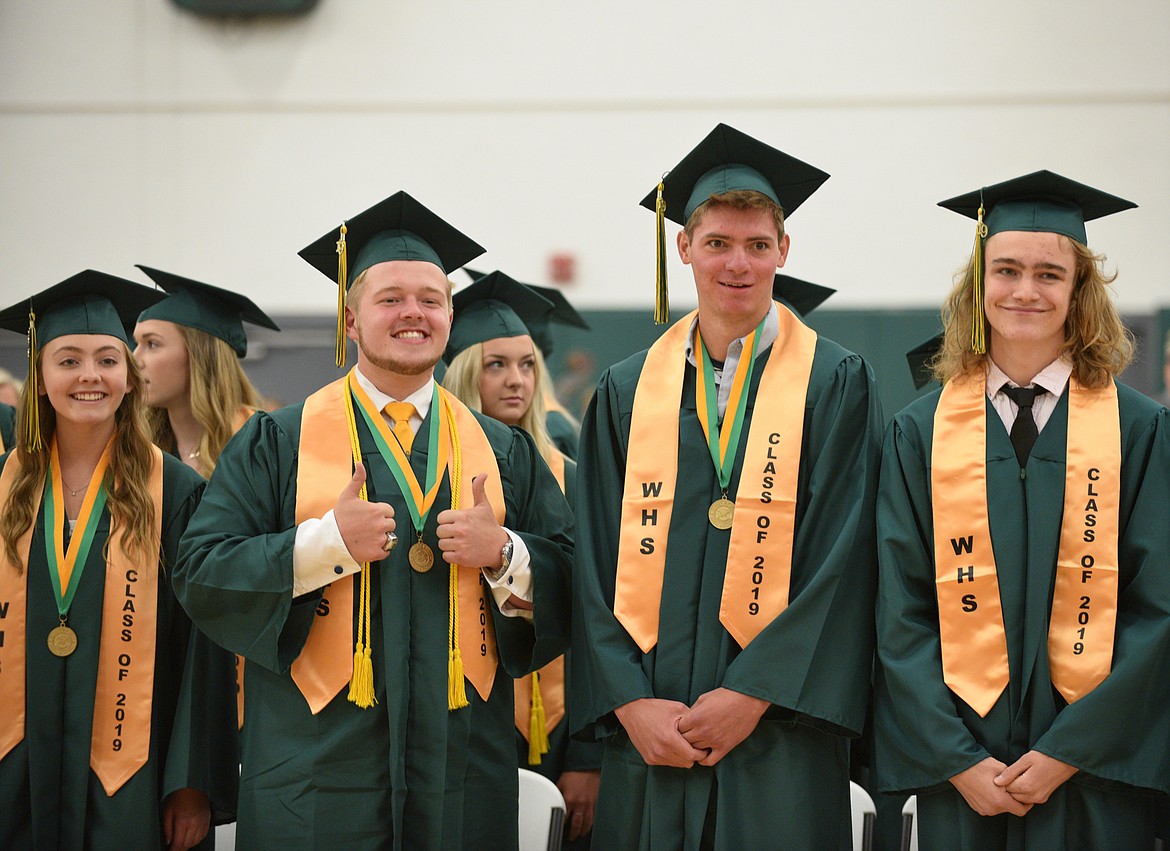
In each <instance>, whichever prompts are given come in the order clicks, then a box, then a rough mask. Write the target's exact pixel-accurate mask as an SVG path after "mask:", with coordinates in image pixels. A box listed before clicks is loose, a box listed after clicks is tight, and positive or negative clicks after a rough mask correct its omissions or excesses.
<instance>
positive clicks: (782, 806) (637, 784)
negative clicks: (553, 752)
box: [570, 337, 881, 849]
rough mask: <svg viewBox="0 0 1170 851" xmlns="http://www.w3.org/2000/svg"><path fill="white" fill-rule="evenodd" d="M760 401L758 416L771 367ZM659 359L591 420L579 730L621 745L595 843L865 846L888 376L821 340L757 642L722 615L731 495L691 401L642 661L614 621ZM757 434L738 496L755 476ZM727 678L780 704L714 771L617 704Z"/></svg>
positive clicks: (578, 615)
mask: <svg viewBox="0 0 1170 851" xmlns="http://www.w3.org/2000/svg"><path fill="white" fill-rule="evenodd" d="M771 352H772V349H771V348H769V349H768V350H766V351H764V352H762V353H760V354H759V355H758V356H757V363H756V369H755V370H754V373H753V376H752V384H751V387H750V392H749V396H748V400H747V413H746V418H747V420H746V424H745V429H746V428H747V427H748V425H747V424H750V421H751V417H752V412H753V408H754V403H755V397H756V392H757V390H758V387H759V379H760V376H761V374H762V372H763V365H764V363H765V362H766V360H767V358H769V357H770V356H771ZM645 357H646V355H645V353H644V352H643V353H641V354H638V355H635V356H633V357H632V358H630V359H628V360H626V361H623V362H622V363H620V364H617V365H616V366H614V367H611V368H610V369H609V370H608V371H607V372H606V374H605V375H603V376H602V379H601V382H600V386H599V388H598V391H597V394H596V396H595V397H594V399H593V401H592V403H591V404H590V406H589V409H588V411H587V412H586V415H585V421H584V425H583V427H582V439H581V457H580V461H579V464H580V474H581V477H582V480H583V481H584V482H587V483H588V486H587V487H582V488H580V489H579V490H578V493H577V522H578V528H579V530H580V534H579V536H578V548H577V562H576V569H575V574H574V576H575V578H574V605H575V606H579V610H578V611H575V612H574V631H573V645H574V653H575V655H576V659H577V661H578V664H577V665H576V666H575V667H574V672H573V673H574V676H573V696H572V701H571V703H570V708H571V712H572V714H573V718H572V725H573V728H574V729H579V728H584V729H583V733H582V734H583V735H586V736H590V737H594V738H604V740H605V754H604V762H603V766H602V782H601V796H600V800H599V802H598V808H597V819H596V823H595V827H594V847H597V848H641V849H684V848H685V849H693V848H698V847H699V845H700V842H701V841H704V840H703V835H704V832H705V833H706V840H705V841H712V840H713V841H714V842H715V847H717V848H740V849H749V848H767V849H778V848H793V849H804V848H817V849H830V848H848V847H849V844H850V840H849V788H848V781H849V775H848V742H847V737H850V736H855V735H857V734H858V733H859V732H860V730H861V728H862V724H863V721H864V717H865V709H866V701H867V696H868V693H869V683H870V670H871V666H872V655H873V595H874V585H875V581H876V564H875V554H874V538H873V534H874V533H873V500H874V491H875V489H876V477H877V461H878V447H879V443H880V429H881V417H880V412H879V404H878V398H877V394H876V392H875V389H874V383H873V374H872V372H871V371H870V369H869V367H868V366H867V365H866V364H865V362H864V361H862V359H861V358H860V357H858V356H857V355H854V354H851V353H850V352H847V351H845V350H844V349H842V348H841V347H840V346H838V345H836V344H835V343H832V342H830V341H829V340H826V339H824V338H823V337H822V338H819V339H818V340H817V344H816V352H815V358H814V362H813V367H812V373H811V376H810V379H809V386H808V393H807V397H806V400H805V408H804V410H805V415H804V438H803V442H802V449H801V462H800V471H799V482H798V493H797V509H796V528H795V539H794V549H793V559H792V581H791V589H790V602H789V606H788V608H787V609H786V610H785V611H784V612H782V613H781V614H780V615H779V616H778V617H777V618H775V620H774V621H773V622H772V623H771V624H770V625H768V626H767V627H765V628H764V630H763V631H762V632H760V634H759V635H758V636H757V637H756V638H755V640H754V641H752V642H751V643H750V644H749V645H748V646H747V648H746V649H743V650H740V648H739V645H738V644H737V643H736V642H735V640H734V639H733V638H731V636H730V635H729V634H728V632H727V631H726V630H725V629H724V627H723V626H722V624H720V622H719V603H720V597H721V594H722V588H723V576H724V568H725V562H726V554H727V547H728V542H729V540H730V532H729V531H719V530H717V529H714V528H713V527H712V526H711V525H710V524H709V523H708V522H707V506H709V505H710V504H711V502H712V501H713V500H714V499H716V498H718V497H719V495H720V489H719V484H718V480H717V478H716V474H715V469H714V465H713V464H712V462H711V457H710V454H709V450H708V447H707V441H706V438H705V437H704V435H703V431H702V427H701V425H700V423H699V419H698V416H697V414H696V410H695V375H696V372H695V369H694V368H693V367H691V366H688V367H687V369H686V375H685V380H684V385H683V393H682V399H680V400H679V403H680V406H681V408H682V414H681V416H680V422H679V458H678V470H679V475H678V480H677V484H676V492H675V497H674V504H675V509H674V512H673V515H672V518H671V524H670V535H669V539H668V548H667V554H666V568H665V578H664V582H663V592H662V606H661V620H660V624H659V631H658V644H657V646H656V647H655V648H654V649H652V650H651V651H650V652H649V653H647V654H643V653H642V652H641V650H640V649H639V648H638V646H637V645H636V644H635V643H634V641H633V640H632V639H631V638H630V636H629V635H628V634H627V633H626V631H625V629H624V628H623V627H622V626H621V624H620V623H619V622H618V621H617V620H616V618H615V617H614V615H613V600H614V577H615V573H616V561H617V549H618V533H619V527H620V516H621V502H622V490H623V482H624V477H625V466H626V458H627V456H628V452H629V445H628V441H629V431H630V417H631V412H632V409H633V403H634V391H635V388H636V386H637V382H638V378H639V375H640V373H641V370H642V366H643V363H644V362H645ZM746 442H747V441H746V437H745V438H744V439H743V440H742V441H741V444H740V449H739V454H738V456H737V458H736V462H735V472H734V473H733V475H732V479H731V485H730V491H729V494H734V493H735V492H736V489H737V488H738V484H739V471H740V469H741V467H742V464H743V457H742V456H743V449H744V446H745V445H746ZM720 686H722V687H726V688H729V689H733V690H735V691H739V692H742V693H745V694H749V695H752V696H755V697H760V698H763V699H765V700H767V701H769V702H770V703H771V704H772V706H771V707H770V708H769V709H768V711H767V712H766V713H765V715H764V717H763V719H762V720H761V721H760V723H759V725H758V726H757V727H756V729H755V731H754V732H753V733H752V734H751V735H750V736H748V738H747V739H745V740H744V741H743V742H742V743H741V744H740V745H739V746H738V747H736V748H735V749H734V750H732V751H731V753H729V754H728V755H727V756H726V757H725V758H724V759H723V760H721V761H720V763H719V764H718V765H716V766H714V767H713V768H707V767H703V766H699V765H696V766H694V767H693V768H690V769H677V768H668V767H661V766H647V765H646V764H645V762H644V761H643V760H642V757H641V756H640V755H639V753H638V752H637V750H636V749H635V748H634V746H633V745H632V744H631V742H630V740H629V737H628V736H627V734H626V733H625V732H624V731H623V730H622V729H621V727H620V725H619V724H618V722H617V719H616V716H615V715H614V709H615V708H616V707H619V706H622V705H623V704H625V703H628V702H629V701H631V700H635V699H638V698H643V697H656V698H664V699H673V700H678V701H682V702H683V703H686V704H688V705H691V704H694V702H695V701H696V700H697V699H698V698H699V697H700V696H701V695H702V694H704V693H706V692H708V691H711V690H713V689H715V688H718V687H720Z"/></svg>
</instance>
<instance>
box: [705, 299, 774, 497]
mask: <svg viewBox="0 0 1170 851" xmlns="http://www.w3.org/2000/svg"><path fill="white" fill-rule="evenodd" d="M767 318H768V315H767V314H764V318H763V319H761V320H760V324H759V325H757V326H756V329H755V330H754V331H752V332H751V333H750V334H748V336H747V338H746V339H745V340H744V341H743V352H744V354H743V355H742V356H741V357H740V359H739V363H737V364H736V366H735V377H734V379H733V380H732V383H731V395H730V397H729V398H728V400H727V413H728V414H730V415H731V416H726V415H725V416H724V418H723V426H722V428H720V427H719V403H718V397H717V395H716V394H717V391H716V390H715V367H714V366H713V365H712V363H711V357H710V355H708V354H707V347H706V346H704V345H703V338H702V336H701V335H700V334H699V327H698V326H697V325H696V326H695V358H696V360H697V361H698V362H699V365H700V368H701V369H702V370H703V380H702V381H696V382H695V407H696V408H698V413H699V424H700V425H701V426H702V427H703V435H704V436H705V437H706V438H707V446H708V447H709V448H710V450H711V460H712V461H713V462H715V472H716V473H718V474H719V488H720V489H721V490H722V491H723V494H724V497H726V495H727V486H728V484H730V483H731V468H732V467H733V466H734V462H735V453H736V451H737V450H738V449H739V438H740V433H741V431H742V428H743V415H744V411H746V410H747V393H746V392H745V390H746V389H747V387H748V386H750V384H751V380H752V371H753V370H754V369H755V364H756V349H757V347H758V345H759V339H760V331H761V330H762V329H763V327H764V322H765V320H767ZM749 352H750V354H749ZM729 459H730V460H729Z"/></svg>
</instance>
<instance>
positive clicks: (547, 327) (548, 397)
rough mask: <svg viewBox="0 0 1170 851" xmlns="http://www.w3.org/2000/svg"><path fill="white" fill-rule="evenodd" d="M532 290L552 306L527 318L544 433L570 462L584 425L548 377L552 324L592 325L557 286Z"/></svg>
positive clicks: (471, 272)
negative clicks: (536, 374) (567, 405)
mask: <svg viewBox="0 0 1170 851" xmlns="http://www.w3.org/2000/svg"><path fill="white" fill-rule="evenodd" d="M463 271H464V272H466V273H467V274H468V275H470V276H471V279H472V281H476V280H478V279H479V278H482V277H483V273H482V272H477V271H475V270H474V269H464V270H463ZM524 286H526V287H528V288H529V289H530V290H533V291H535V292H536V293H537V294H539V295H541V296H543V297H544V298H545V299H547V300H548V301H549V302H550V303H551V308H550V309H548V310H544V311H541V312H540V313H539V314H533V315H530V316H527V317H526V318H525V325H526V326H527V327H528V332H529V335H530V336H531V337H532V342H533V343H535V344H536V362H537V365H538V369H537V371H538V372H539V373H540V379H539V381H540V386H539V388H538V391H537V392H538V394H539V395H540V404H541V405H542V407H543V409H544V430H545V431H546V432H548V436H549V438H550V439H551V440H552V442H553V445H554V446H555V447H556V448H557V449H558V450H559V451H560V452H561V454H563V455H564V456H565V457H566V458H568V459H569V460H571V461H576V460H577V443H578V442H579V441H580V439H581V424H580V423H579V422H577V418H576V417H574V416H573V414H572V413H571V412H570V411H569V409H568V408H566V407H565V406H564V404H563V403H562V402H561V400H560V399H558V398H557V394H556V390H555V389H554V388H553V382H552V378H551V376H550V375H549V370H548V364H547V361H548V359H549V358H550V357H552V353H553V346H554V345H555V339H554V335H553V330H552V326H553V325H571V326H572V327H574V328H582V329H584V330H586V331H588V330H589V323H588V322H586V321H585V319H584V317H582V316H581V314H580V313H578V312H577V309H576V308H574V307H573V305H571V304H570V303H569V300H568V299H567V298H565V294H564V293H562V292H561V291H560V290H559V289H557V288H556V287H542V286H538V285H537V284H525V285H524Z"/></svg>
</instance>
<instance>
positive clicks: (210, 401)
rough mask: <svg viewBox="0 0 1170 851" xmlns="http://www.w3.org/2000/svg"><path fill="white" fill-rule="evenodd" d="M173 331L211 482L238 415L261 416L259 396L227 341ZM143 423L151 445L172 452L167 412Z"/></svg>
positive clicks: (190, 330) (160, 410)
mask: <svg viewBox="0 0 1170 851" xmlns="http://www.w3.org/2000/svg"><path fill="white" fill-rule="evenodd" d="M175 327H176V328H178V329H179V331H180V333H182V335H183V341H184V343H185V344H186V346H187V365H188V366H187V369H188V373H189V375H190V382H189V386H190V388H191V389H190V394H191V413H192V414H193V415H194V417H195V419H196V421H197V422H198V423H199V425H201V426H202V427H203V434H202V436H201V437H200V438H199V446H198V447H197V449H198V452H199V460H200V461H201V462H202V463H201V464H200V466H201V468H202V472H203V475H204V476H206V477H210V476H211V474H212V472H214V470H215V465H216V463H217V462H218V461H219V454H220V453H221V452H223V447H224V446H225V445H226V444H227V442H228V440H230V439H231V436H232V435H233V434H235V433H236V427H237V424H238V423H237V418H238V417H239V415H240V411H241V409H243V410H245V411H247V412H249V413H250V412H252V411H256V410H259V408H260V404H261V399H260V394H259V393H258V392H257V390H256V388H255V387H253V386H252V382H251V381H249V380H248V376H247V375H246V374H245V373H244V368H243V367H242V366H240V359H239V358H238V357H236V353H235V351H234V350H233V349H232V347H231V346H229V345H228V344H227V343H226V342H225V341H223V340H221V339H220V338H219V337H215V336H213V335H211V334H208V333H207V332H205V331H200V330H198V329H197V328H190V327H188V326H186V325H178V324H176V325H175ZM147 419H148V422H149V423H150V432H151V434H152V435H153V437H154V442H155V443H157V444H158V445H159V446H161V447H163V448H164V449H167V450H173V449H174V448H175V433H174V431H172V430H171V421H170V418H169V417H168V416H167V412H166V409H165V408H150V409H149V410H148V413H147Z"/></svg>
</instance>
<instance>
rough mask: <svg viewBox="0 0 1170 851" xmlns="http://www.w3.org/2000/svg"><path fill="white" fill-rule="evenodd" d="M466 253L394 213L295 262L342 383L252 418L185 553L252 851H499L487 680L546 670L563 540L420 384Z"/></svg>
mask: <svg viewBox="0 0 1170 851" xmlns="http://www.w3.org/2000/svg"><path fill="white" fill-rule="evenodd" d="M482 250H483V249H482V248H480V247H479V246H478V245H477V244H476V243H474V242H473V241H471V240H470V239H468V238H467V237H466V236H464V235H463V234H461V233H459V232H458V231H456V230H455V229H454V228H452V227H451V226H450V225H449V224H447V223H446V222H444V221H443V220H442V219H440V218H438V217H437V216H435V215H434V214H433V213H431V212H430V211H429V210H427V209H426V208H425V207H423V206H422V205H421V204H419V203H418V202H417V201H415V200H414V199H413V198H411V197H410V196H409V195H406V194H405V193H402V192H400V193H398V194H396V195H393V196H391V197H390V198H388V199H386V200H385V201H383V202H381V203H380V204H378V205H376V206H374V207H372V208H370V209H369V210H367V211H365V212H364V213H362V214H360V215H358V216H356V217H354V218H352V219H350V220H349V221H348V222H346V223H345V224H344V225H343V226H342V227H341V228H340V229H339V230H337V231H332V232H330V233H329V234H326V235H325V236H324V237H322V238H321V239H319V240H317V241H316V242H315V243H313V244H312V245H310V246H309V247H308V248H306V249H304V250H303V251H302V252H301V256H302V257H304V258H305V259H306V260H307V261H308V262H309V263H311V264H312V265H313V266H314V267H315V268H317V269H318V270H319V271H321V272H322V273H323V274H326V275H327V276H329V277H330V278H332V279H334V280H339V281H341V283H342V285H343V286H344V287H346V288H347V289H348V297H347V298H346V300H345V301H343V302H342V304H341V305H340V306H339V311H340V310H341V309H342V308H343V313H342V314H341V315H342V320H343V323H344V325H343V327H344V329H345V334H346V336H347V337H348V338H349V339H351V340H354V341H356V343H357V349H358V360H357V366H356V367H355V368H354V369H353V370H352V371H351V372H350V373H349V374H348V375H347V376H345V377H344V378H342V379H339V380H338V381H336V382H334V383H332V384H330V385H327V386H326V387H324V388H322V389H321V390H319V391H317V392H316V393H314V394H313V395H311V396H310V397H309V398H308V399H307V400H306V401H305V402H304V403H302V404H299V405H293V406H291V407H289V408H285V409H282V410H280V411H276V412H273V413H272V414H263V413H262V414H258V415H256V416H254V417H253V418H252V419H251V420H250V421H249V422H248V424H247V425H245V426H244V428H243V429H241V431H240V432H239V433H238V434H237V436H236V437H235V438H233V440H232V441H231V442H230V443H229V444H228V446H227V447H226V448H225V450H224V452H223V454H222V455H221V456H220V461H219V465H218V467H217V468H216V471H215V474H214V475H213V476H212V479H211V482H210V483H209V485H208V490H207V496H208V499H207V502H206V503H205V504H204V506H205V507H204V510H202V511H201V512H200V513H199V514H198V515H197V516H196V517H195V519H194V520H193V521H192V523H191V526H190V528H189V530H188V532H187V534H186V536H185V538H184V557H183V561H182V564H181V565H180V567H179V568H178V569H177V570H176V574H175V582H176V588H177V591H178V594H179V596H180V598H181V599H182V600H183V602H184V604H185V605H186V606H187V608H188V610H189V611H190V612H191V613H192V616H193V618H194V619H195V620H196V621H197V622H199V623H201V624H203V625H204V626H205V627H206V629H207V632H208V634H210V635H212V636H213V637H214V638H215V639H216V640H218V641H219V642H221V643H222V644H223V645H224V646H225V647H227V648H229V649H231V650H233V651H235V652H238V653H241V654H243V655H244V656H245V657H246V658H247V660H248V675H247V678H246V679H245V687H246V695H245V701H246V706H247V712H246V713H245V716H244V729H243V758H242V776H241V792H240V801H241V803H240V819H239V831H238V834H237V836H238V841H239V842H241V843H242V844H243V845H245V846H247V847H249V848H319V849H329V851H335V849H339V848H347V849H348V848H371V849H372V848H396V849H403V848H407V849H415V848H419V849H440V848H443V849H458V848H470V847H475V848H501V849H503V848H513V849H514V848H515V846H516V841H517V839H516V836H517V809H516V808H517V774H516V769H515V750H514V745H513V743H512V732H511V730H512V719H513V706H512V689H511V682H510V680H508V679H507V677H506V676H504V672H505V671H506V673H507V674H508V675H511V676H522V675H524V674H526V673H528V672H529V671H531V670H532V669H534V668H537V667H539V666H541V665H542V664H544V663H546V662H548V661H549V660H551V659H552V658H554V657H555V656H557V655H559V654H560V653H561V652H563V651H564V649H565V646H566V644H567V640H568V635H567V625H568V611H567V609H568V588H567V584H568V566H569V561H570V559H571V556H572V542H571V524H572V521H571V516H570V513H569V509H568V505H567V504H566V503H565V500H564V498H563V496H562V495H561V492H560V489H559V487H558V486H557V483H556V480H555V479H554V478H553V476H552V474H551V473H550V472H549V470H548V468H547V467H546V466H545V465H544V463H543V462H542V461H541V460H540V457H539V455H538V454H537V452H536V449H535V447H534V446H533V444H532V441H531V439H530V438H528V437H527V435H525V434H524V433H523V432H521V431H520V430H518V429H510V428H508V427H506V426H504V425H501V424H500V423H498V422H495V421H494V420H492V419H490V418H488V417H484V416H482V415H479V414H477V413H474V412H471V411H469V410H468V409H467V408H466V407H465V406H463V405H462V404H461V403H459V401H458V400H457V399H454V398H452V397H451V396H450V394H448V393H447V392H446V391H444V390H443V389H442V388H440V387H438V386H437V385H436V384H435V382H434V379H433V370H434V366H435V363H436V362H437V361H438V359H439V357H440V356H441V355H442V353H443V350H444V348H445V346H446V345H447V339H448V335H449V334H450V330H451V316H452V313H451V300H450V287H449V283H448V280H447V273H448V272H449V271H452V270H454V269H456V268H458V267H459V266H461V265H462V264H463V263H465V262H467V261H468V260H471V259H472V258H474V257H475V256H477V255H478V254H480V253H481V252H482ZM351 252H352V255H351ZM341 342H343V341H339V345H340V343H341ZM343 351H344V350H343V349H341V350H340V351H339V358H338V360H339V361H340V360H342V355H341V353H342V352H343ZM500 666H502V669H501V668H500ZM347 686H348V691H347V690H346V687H347Z"/></svg>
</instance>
